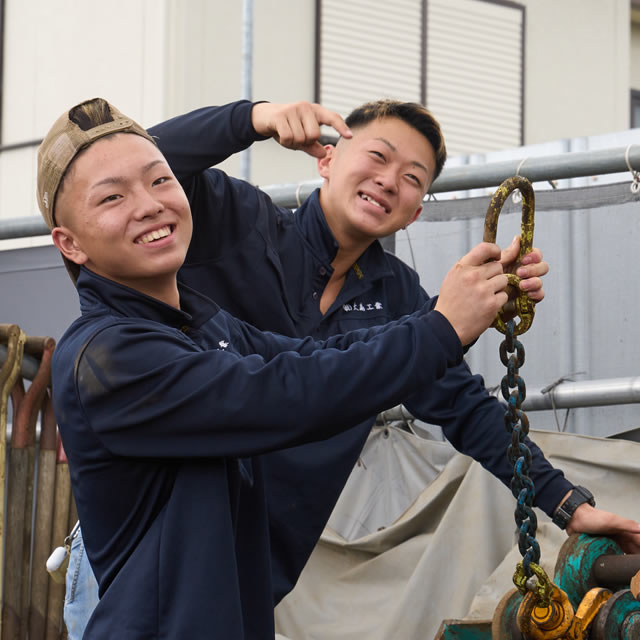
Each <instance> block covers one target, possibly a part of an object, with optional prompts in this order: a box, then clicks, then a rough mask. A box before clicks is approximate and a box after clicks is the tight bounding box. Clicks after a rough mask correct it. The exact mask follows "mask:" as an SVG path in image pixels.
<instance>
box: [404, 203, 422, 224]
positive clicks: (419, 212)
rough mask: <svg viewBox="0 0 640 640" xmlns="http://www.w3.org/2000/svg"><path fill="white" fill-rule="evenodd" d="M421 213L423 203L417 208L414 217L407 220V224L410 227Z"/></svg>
mask: <svg viewBox="0 0 640 640" xmlns="http://www.w3.org/2000/svg"><path fill="white" fill-rule="evenodd" d="M421 213H422V205H420V206H419V207H418V208H417V209H416V212H415V213H414V214H413V217H412V218H411V220H409V222H407V225H406V226H407V227H408V226H409V225H410V224H413V223H414V222H415V221H416V220H417V219H418V216H419V215H420V214H421Z"/></svg>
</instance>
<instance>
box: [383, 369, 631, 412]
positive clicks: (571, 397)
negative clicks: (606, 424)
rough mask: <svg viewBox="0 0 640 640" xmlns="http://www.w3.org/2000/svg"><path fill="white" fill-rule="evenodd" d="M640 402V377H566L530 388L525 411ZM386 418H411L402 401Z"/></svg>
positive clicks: (388, 410) (524, 404) (523, 405)
mask: <svg viewBox="0 0 640 640" xmlns="http://www.w3.org/2000/svg"><path fill="white" fill-rule="evenodd" d="M635 403H640V377H636V376H634V377H630V378H608V379H601V380H580V381H577V382H570V381H563V382H559V383H554V384H552V385H547V386H546V387H537V388H536V387H534V388H527V397H526V399H525V401H524V402H523V403H522V409H523V410H525V411H546V410H550V409H551V410H552V409H577V408H587V407H605V406H611V405H620V404H635ZM380 416H381V418H382V420H386V421H388V422H393V421H394V420H401V421H406V420H411V419H413V416H412V415H411V413H410V412H409V411H408V410H407V408H406V407H404V406H402V405H398V406H397V407H393V408H391V409H387V410H386V411H383V412H382V413H381V414H380Z"/></svg>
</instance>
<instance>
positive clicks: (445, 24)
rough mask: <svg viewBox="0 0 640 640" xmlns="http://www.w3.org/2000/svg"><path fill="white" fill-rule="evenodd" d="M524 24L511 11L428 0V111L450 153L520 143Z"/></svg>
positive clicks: (468, 0) (468, 1)
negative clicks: (433, 116) (441, 130)
mask: <svg viewBox="0 0 640 640" xmlns="http://www.w3.org/2000/svg"><path fill="white" fill-rule="evenodd" d="M523 20H524V14H523V12H522V10H521V9H519V8H515V7H511V6H505V5H501V4H494V3H491V2H481V1H479V0H428V3H427V69H426V74H427V106H428V107H429V109H431V110H432V111H433V112H434V114H435V115H436V117H437V118H438V120H439V121H440V124H441V125H442V128H443V132H444V135H445V139H446V141H447V149H448V150H449V153H450V154H452V155H453V154H461V153H474V152H478V151H490V150H493V149H502V148H506V147H512V146H518V145H519V144H520V141H521V136H522V82H523V78H522V59H523V58H522V56H523V50H522V47H523V42H522V27H523Z"/></svg>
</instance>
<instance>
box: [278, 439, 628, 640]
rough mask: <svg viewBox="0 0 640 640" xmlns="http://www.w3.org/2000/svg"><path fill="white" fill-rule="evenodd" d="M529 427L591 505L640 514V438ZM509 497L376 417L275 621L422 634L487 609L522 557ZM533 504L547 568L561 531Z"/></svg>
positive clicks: (325, 638) (303, 629) (385, 637)
mask: <svg viewBox="0 0 640 640" xmlns="http://www.w3.org/2000/svg"><path fill="white" fill-rule="evenodd" d="M532 437H533V439H534V440H535V441H536V442H537V443H538V444H539V445H540V447H541V448H542V450H543V451H544V452H545V454H546V455H547V457H548V458H549V459H550V460H551V461H552V463H553V464H554V465H555V466H556V467H559V468H561V469H563V470H564V471H565V475H566V476H567V477H568V478H569V479H570V480H571V481H572V482H574V483H575V484H583V485H585V486H587V487H589V488H590V489H591V490H592V491H593V493H594V494H595V496H596V500H597V505H598V507H600V508H603V509H606V510H609V511H613V512H616V513H619V514H621V515H624V516H626V517H630V518H634V519H636V520H638V521H640V500H639V499H638V498H639V496H640V443H634V442H629V441H624V440H607V439H601V438H593V437H589V436H579V435H573V434H560V433H556V432H551V431H532ZM505 455H506V453H505ZM425 487H426V488H425ZM514 508H515V499H514V498H513V497H512V495H511V492H510V491H509V490H508V489H507V488H506V487H505V486H504V485H502V484H501V483H500V482H498V480H496V479H495V478H494V477H493V476H492V475H490V474H489V473H488V472H486V471H485V470H484V469H482V467H481V466H480V465H479V464H477V463H476V462H474V461H472V460H471V459H470V458H468V457H466V456H463V455H460V454H458V453H456V452H454V451H453V450H452V449H451V448H450V447H449V445H447V444H446V443H442V442H436V441H432V440H426V439H423V438H419V437H417V436H415V435H413V434H411V433H407V432H405V431H403V430H400V429H397V428H394V427H390V428H388V429H386V428H384V427H380V428H378V427H376V428H375V429H374V431H373V433H372V435H371V436H370V438H369V440H368V442H367V445H366V447H365V449H364V451H363V453H362V456H361V460H360V463H359V464H358V465H356V467H355V468H354V471H353V473H352V475H351V478H350V480H349V483H348V485H347V487H346V489H345V491H344V492H343V494H342V496H341V498H340V502H339V504H338V505H337V507H336V509H335V511H334V514H333V515H332V518H331V521H330V523H329V526H328V527H327V529H326V530H325V532H324V533H323V536H322V539H321V540H320V542H319V544H318V546H317V547H316V549H315V551H314V553H313V555H312V557H311V559H310V561H309V563H308V565H307V567H306V568H305V570H304V572H303V573H302V576H301V578H300V580H299V582H298V585H297V586H296V588H295V589H294V591H293V592H292V593H291V594H289V596H287V598H285V600H284V601H283V602H282V603H281V604H280V605H279V606H278V607H277V608H276V630H277V631H278V633H279V634H282V636H284V637H285V638H288V639H290V640H356V639H358V640H361V639H362V638H367V640H390V639H397V640H414V639H415V640H418V639H419V640H431V639H432V638H434V636H435V635H436V633H437V630H438V628H439V626H440V623H441V621H442V620H443V619H449V618H464V617H467V616H471V617H475V618H480V619H491V617H492V616H493V611H494V609H495V607H496V605H497V603H498V602H499V600H500V598H501V597H502V596H503V595H504V594H505V593H506V592H507V591H508V590H510V589H511V588H512V587H513V584H512V582H511V576H512V574H513V571H514V569H515V565H516V563H517V562H518V561H519V560H520V559H521V556H520V554H519V552H518V549H517V547H516V546H514V545H515V543H516V527H515V521H514V516H513V512H514ZM537 513H538V516H539V527H538V534H537V538H538V540H539V542H540V545H541V549H542V556H541V564H542V565H543V567H544V568H545V569H546V570H547V572H548V573H549V575H550V576H551V577H553V569H554V564H555V558H556V555H557V552H558V549H559V547H560V546H561V544H562V543H563V542H564V540H565V539H566V534H565V533H564V532H562V531H560V530H559V529H558V528H557V527H556V526H555V525H553V524H552V523H551V522H550V520H549V518H548V517H547V516H546V515H544V514H543V513H542V512H541V511H539V510H538V511H537Z"/></svg>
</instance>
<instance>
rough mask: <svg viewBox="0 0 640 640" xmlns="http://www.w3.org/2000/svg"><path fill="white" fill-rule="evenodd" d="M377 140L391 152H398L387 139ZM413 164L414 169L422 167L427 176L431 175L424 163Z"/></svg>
mask: <svg viewBox="0 0 640 640" xmlns="http://www.w3.org/2000/svg"><path fill="white" fill-rule="evenodd" d="M376 140H379V141H380V142H382V143H383V144H385V145H386V146H387V147H389V149H391V151H397V149H396V147H395V145H393V144H392V143H391V142H390V141H389V140H387V139H386V138H376ZM411 164H412V165H413V166H414V167H420V169H422V170H423V171H424V172H425V173H426V174H427V175H429V169H427V167H425V166H424V165H423V164H422V162H418V161H417V160H412V161H411Z"/></svg>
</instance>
